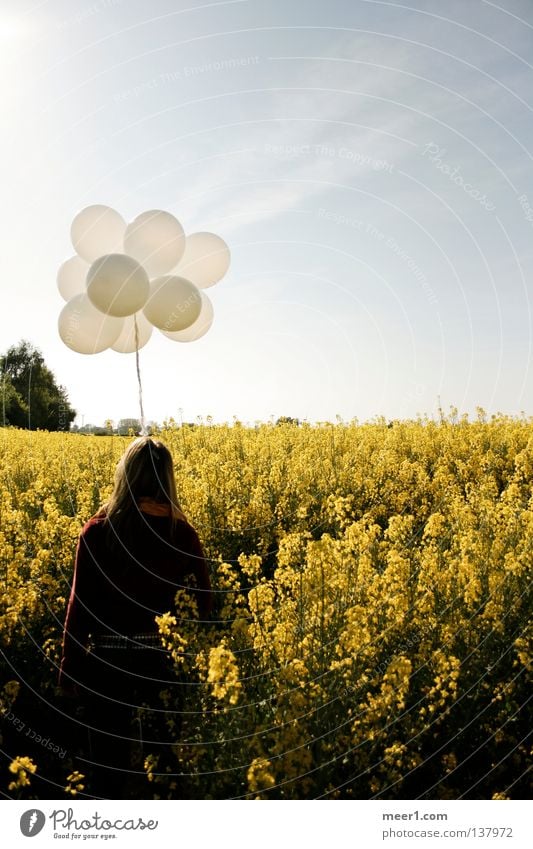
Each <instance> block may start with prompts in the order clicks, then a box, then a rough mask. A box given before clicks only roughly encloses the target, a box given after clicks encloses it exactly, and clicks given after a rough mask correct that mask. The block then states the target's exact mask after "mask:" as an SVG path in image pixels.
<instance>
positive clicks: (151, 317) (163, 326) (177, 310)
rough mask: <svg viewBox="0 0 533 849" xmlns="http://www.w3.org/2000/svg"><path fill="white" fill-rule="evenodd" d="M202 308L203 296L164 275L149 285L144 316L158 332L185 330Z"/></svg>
mask: <svg viewBox="0 0 533 849" xmlns="http://www.w3.org/2000/svg"><path fill="white" fill-rule="evenodd" d="M201 308H202V296H201V294H200V290H199V289H198V288H197V287H196V286H195V285H194V283H191V281H190V280H185V278H183V277H176V276H175V275H172V274H167V275H165V276H163V277H157V278H156V279H155V280H152V281H151V282H150V296H149V298H148V301H147V302H146V306H145V307H144V314H145V316H146V318H147V319H148V321H150V322H151V323H152V324H153V325H154V326H155V327H158V328H159V329H160V330H185V328H186V327H190V325H191V324H192V323H193V322H194V321H196V319H197V318H198V316H199V315H200V310H201Z"/></svg>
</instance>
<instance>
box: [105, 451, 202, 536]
mask: <svg viewBox="0 0 533 849" xmlns="http://www.w3.org/2000/svg"><path fill="white" fill-rule="evenodd" d="M142 498H151V499H153V500H154V501H158V502H160V503H161V504H168V505H169V506H170V508H171V509H170V524H171V531H172V535H173V534H174V530H175V527H176V524H177V522H178V521H180V520H181V521H184V522H186V521H187V519H186V517H185V514H184V513H183V511H182V509H181V506H180V503H179V501H178V495H177V491H176V480H175V477H174V464H173V461H172V454H171V453H170V451H169V450H168V448H167V446H166V445H164V444H163V442H161V441H160V440H158V439H152V438H151V437H149V436H140V437H138V438H137V439H134V440H133V442H131V443H130V445H128V447H127V449H126V451H125V452H124V454H123V455H122V457H121V458H120V460H119V461H118V463H117V467H116V470H115V485H114V489H113V492H112V494H111V497H110V498H109V500H108V501H107V502H106V503H105V504H103V505H102V507H101V509H100V510H99V511H98V513H97V515H98V516H104V517H105V522H104V524H105V525H106V526H107V529H108V539H109V541H110V543H111V544H118V545H119V546H120V542H122V547H124V546H126V547H127V541H128V539H130V538H131V534H132V532H133V531H134V529H135V527H138V526H139V523H142V521H143V519H142V515H140V506H139V500H140V499H142Z"/></svg>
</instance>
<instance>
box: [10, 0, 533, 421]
mask: <svg viewBox="0 0 533 849" xmlns="http://www.w3.org/2000/svg"><path fill="white" fill-rule="evenodd" d="M532 48H533V3H532V2H531V0H501V2H500V3H493V2H487V0H468V2H464V0H457V1H456V0H450V2H447V3H441V2H439V0H412V2H410V3H399V2H395V0H389V2H382V0H329V2H327V3H324V2H316V0H305V2H304V0H289V2H287V0H269V2H268V3H267V2H265V0H229V2H211V3H204V2H198V0H150V2H147V0H142V2H141V0H127V2H126V0H94V2H91V0H87V2H85V0H68V2H67V0H48V2H43V0H39V2H35V0H34V1H33V2H27V0H0V68H1V70H2V75H1V80H2V82H1V85H2V119H1V120H2V122H3V127H2V133H1V135H0V180H1V183H0V185H1V186H2V198H3V203H2V204H1V205H0V233H1V235H2V238H1V242H0V243H1V252H0V269H1V277H0V279H1V284H0V285H1V286H2V296H3V297H2V303H3V309H1V310H0V352H1V353H4V352H5V351H6V350H7V348H8V347H10V346H11V345H16V344H17V343H18V342H20V340H21V339H27V340H29V341H30V342H31V343H32V344H34V345H35V346H36V347H38V348H39V349H40V350H41V352H42V353H43V355H44V358H45V361H46V363H47V364H48V366H49V367H50V368H51V369H52V371H53V372H54V373H55V375H56V378H57V380H58V382H59V383H61V384H63V385H65V386H66V387H67V389H68V392H69V398H70V401H71V403H72V405H73V406H74V408H75V409H76V410H77V412H78V418H77V420H76V422H77V424H78V425H81V424H82V423H85V424H87V423H89V422H91V423H96V424H99V423H103V422H104V420H106V419H108V418H110V419H113V420H115V421H116V420H118V419H119V418H125V417H130V416H131V417H136V416H138V413H139V408H138V387H137V376H136V369H135V355H134V354H128V355H124V354H119V353H116V352H113V351H111V350H107V351H104V352H102V353H99V354H96V355H91V356H86V355H82V354H77V353H75V352H73V351H71V350H70V349H69V348H67V347H66V346H65V345H64V344H63V342H62V341H61V339H60V337H59V334H58V330H57V318H58V315H59V313H60V311H61V309H62V307H63V305H64V302H63V300H62V298H61V296H60V294H59V292H58V289H57V285H56V278H57V271H58V268H59V266H60V264H61V263H62V262H63V261H64V260H65V259H67V258H68V257H69V256H72V255H73V253H74V250H73V247H72V244H71V242H70V224H71V221H72V219H73V217H74V216H75V215H76V214H77V213H78V212H79V211H80V210H81V209H83V208H84V207H86V206H88V205H91V204H107V205H109V206H111V207H113V208H114V209H117V210H118V211H119V212H120V213H121V214H122V215H123V216H124V218H125V219H126V220H128V221H131V220H132V219H133V218H135V217H136V216H137V215H138V214H139V213H141V212H143V211H144V210H150V209H162V210H167V211H169V212H171V213H172V214H173V215H175V216H176V217H177V218H178V219H179V221H180V222H181V224H182V226H183V227H184V229H185V232H186V233H192V232H195V231H198V230H208V231H212V232H215V233H217V234H218V235H220V236H221V237H222V238H223V239H224V240H225V241H226V242H227V244H228V245H229V247H230V250H231V256H232V262H231V266H230V269H229V271H228V272H227V274H226V276H225V277H224V278H223V279H222V280H221V281H220V282H219V283H217V284H216V285H215V286H213V287H211V288H209V290H206V294H208V295H209V297H210V299H211V301H212V303H213V306H214V312H215V318H214V321H213V325H212V327H211V329H210V330H209V332H208V333H207V334H206V335H205V336H203V337H202V338H201V339H198V340H197V341H195V342H192V343H188V344H183V343H176V342H172V341H170V340H169V339H167V338H166V337H164V336H163V335H162V334H161V333H159V332H158V331H154V334H153V336H152V338H151V340H150V342H149V343H148V345H147V346H146V347H144V348H143V349H142V350H141V351H140V368H141V374H142V383H143V398H144V410H145V415H146V418H147V420H153V421H158V422H162V421H164V420H165V419H169V418H170V417H173V418H174V419H176V420H179V419H180V418H182V419H183V420H185V421H195V420H197V418H198V417H203V418H205V417H207V416H212V418H213V420H214V421H215V422H223V421H232V420H233V417H237V418H238V419H240V420H241V421H244V422H249V423H254V422H256V421H268V420H270V419H271V418H272V417H274V418H277V417H278V416H281V415H286V416H293V417H297V418H300V419H302V420H304V419H306V420H308V421H310V422H315V421H335V420H336V417H339V416H340V417H341V418H342V419H343V420H345V421H346V420H350V419H352V418H354V417H356V418H357V419H358V420H359V421H360V422H363V421H369V420H372V419H373V418H374V417H376V416H386V417H388V418H402V419H405V418H413V417H415V416H417V415H427V416H429V417H436V416H437V410H438V407H439V405H440V406H441V407H442V408H443V409H444V410H445V411H447V410H448V409H449V408H450V407H451V406H455V407H457V408H458V410H459V411H460V412H463V413H468V414H469V415H471V416H474V415H475V410H476V407H478V406H481V407H483V408H484V409H485V411H486V412H487V413H488V414H496V413H499V412H502V413H506V414H509V415H520V414H521V413H522V412H524V413H525V414H526V415H533V384H532V373H531V368H530V362H531V350H532V314H531V313H532V310H531V301H530V291H531V282H532V271H533V177H532V175H533V168H532V159H533V49H532Z"/></svg>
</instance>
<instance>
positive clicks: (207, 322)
mask: <svg viewBox="0 0 533 849" xmlns="http://www.w3.org/2000/svg"><path fill="white" fill-rule="evenodd" d="M200 296H201V298H202V308H201V310H200V315H199V316H198V318H197V319H196V321H194V322H193V323H192V324H191V325H190V327H187V328H186V329H185V330H175V331H169V330H162V331H161V333H163V335H164V336H167V337H168V338H169V339H172V341H173V342H194V341H195V340H196V339H200V337H201V336H204V335H205V334H206V333H207V331H208V330H209V328H210V327H211V325H212V324H213V318H214V311H213V304H212V303H211V301H210V300H209V298H208V297H207V295H206V294H205V292H203V291H202V290H200Z"/></svg>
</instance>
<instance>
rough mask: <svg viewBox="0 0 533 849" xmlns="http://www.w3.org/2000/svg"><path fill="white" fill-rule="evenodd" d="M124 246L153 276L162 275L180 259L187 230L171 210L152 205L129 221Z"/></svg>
mask: <svg viewBox="0 0 533 849" xmlns="http://www.w3.org/2000/svg"><path fill="white" fill-rule="evenodd" d="M124 250H125V252H126V253H127V254H129V255H130V256H133V257H135V259H136V260H138V261H139V262H140V263H141V264H142V265H144V267H145V268H146V271H147V272H148V274H149V276H150V277H159V276H160V275H161V274H166V273H167V272H169V271H172V269H173V268H174V266H175V265H177V263H178V262H179V261H180V259H181V257H182V255H183V251H184V250H185V233H184V232H183V227H182V226H181V224H180V223H179V221H178V219H177V218H174V216H173V215H171V214H170V212H164V211H163V210H161V209H151V210H149V211H148V212H142V213H141V214H140V215H138V216H137V218H135V219H134V220H133V221H132V222H131V224H128V226H127V228H126V233H125V236H124Z"/></svg>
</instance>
